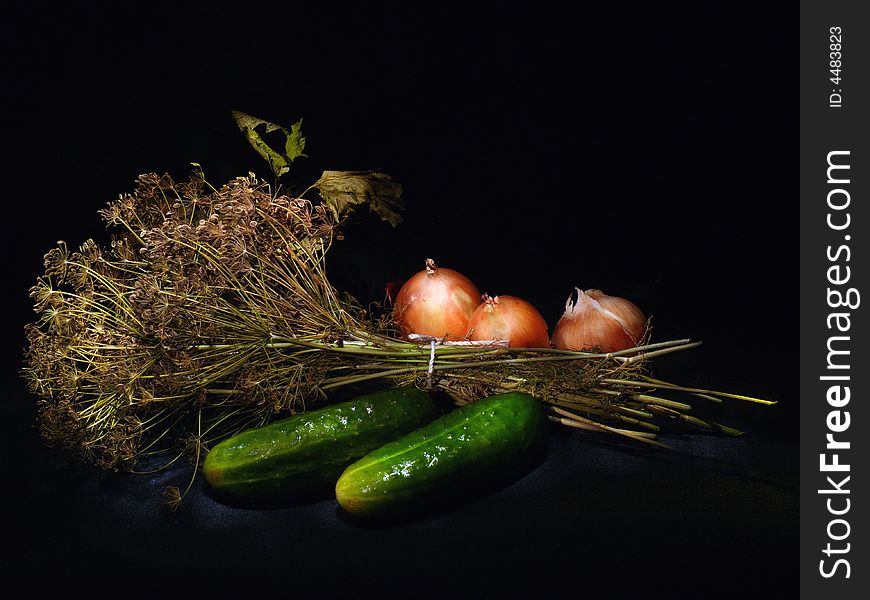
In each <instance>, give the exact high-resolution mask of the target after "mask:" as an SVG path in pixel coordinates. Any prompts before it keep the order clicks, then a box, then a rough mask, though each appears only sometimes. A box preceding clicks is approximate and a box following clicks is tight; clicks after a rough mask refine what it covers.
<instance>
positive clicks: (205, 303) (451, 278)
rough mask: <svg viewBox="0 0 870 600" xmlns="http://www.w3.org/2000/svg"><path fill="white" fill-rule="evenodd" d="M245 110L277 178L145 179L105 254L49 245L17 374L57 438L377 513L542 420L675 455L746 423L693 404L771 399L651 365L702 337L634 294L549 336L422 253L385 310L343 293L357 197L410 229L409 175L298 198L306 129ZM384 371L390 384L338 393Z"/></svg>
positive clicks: (333, 178) (597, 301)
mask: <svg viewBox="0 0 870 600" xmlns="http://www.w3.org/2000/svg"><path fill="white" fill-rule="evenodd" d="M233 116H234V118H235V120H236V123H237V125H238V126H239V128H240V129H241V130H242V132H243V133H244V135H245V136H246V138H247V140H248V141H249V143H250V144H251V145H252V146H253V147H254V149H255V150H256V151H257V152H258V153H259V154H260V155H261V156H263V158H264V159H266V160H267V161H268V163H269V164H270V166H271V169H272V171H273V174H274V176H275V178H276V183H275V185H270V184H268V183H266V182H265V181H263V180H261V179H258V178H257V177H256V176H255V175H253V174H249V175H248V176H245V177H238V178H236V179H234V180H232V181H229V182H227V183H226V184H224V185H222V186H220V187H214V186H212V185H211V184H210V183H209V182H208V181H207V180H206V178H205V175H204V173H203V171H202V169H201V168H200V167H199V165H196V164H194V169H193V172H192V174H191V176H190V177H189V179H188V180H187V181H183V182H178V181H175V180H174V179H172V178H171V177H170V176H168V175H156V174H146V175H141V176H139V178H138V180H137V185H136V188H135V190H134V191H133V192H132V193H129V194H124V195H122V196H120V197H119V198H117V199H116V200H114V201H112V202H110V203H109V204H108V205H107V207H106V208H104V209H103V210H101V211H100V215H101V216H102V218H103V220H104V221H105V222H106V224H107V226H108V227H109V229H110V233H111V241H110V242H109V243H108V244H106V247H102V246H100V245H98V244H97V243H96V242H94V241H93V240H87V241H85V242H84V243H83V244H81V245H80V247H79V248H78V249H77V250H71V249H70V248H69V247H68V246H67V244H66V243H65V242H59V243H58V245H57V247H55V248H54V249H52V250H50V251H49V252H48V253H47V254H46V255H45V273H44V275H43V276H41V277H39V278H38V280H37V282H36V284H35V285H34V286H33V287H32V288H31V290H30V295H31V298H32V300H33V304H34V310H35V312H36V314H37V318H36V320H35V321H34V322H33V323H31V324H29V325H28V326H27V328H26V333H27V350H26V356H25V359H26V364H25V367H24V369H23V376H24V377H25V379H26V381H27V383H28V388H29V390H30V392H31V393H32V394H33V395H34V396H35V397H36V398H37V402H38V415H39V425H40V428H41V433H42V436H43V438H44V440H45V442H46V443H47V444H49V445H51V446H56V447H59V448H62V449H64V450H65V451H67V452H69V453H71V454H73V455H74V456H76V457H78V458H80V459H82V460H84V461H87V462H91V463H94V464H96V465H98V466H99V467H102V468H104V469H113V470H120V471H130V472H143V466H144V467H145V469H146V470H149V469H163V468H167V467H169V466H170V465H173V464H176V463H177V462H178V461H180V460H182V459H189V460H190V461H191V462H192V464H193V469H192V471H193V474H194V475H195V474H196V473H197V472H199V470H200V469H201V471H202V473H203V476H204V478H205V480H206V482H207V483H208V484H209V486H210V488H211V489H213V490H214V491H215V493H216V497H221V496H223V497H227V498H250V497H261V496H271V495H281V494H293V493H296V492H300V491H302V490H305V489H309V488H310V487H311V486H324V485H327V486H331V487H334V490H335V496H336V500H337V501H338V503H339V504H340V505H341V506H342V507H343V508H344V509H345V510H346V511H348V512H349V513H351V514H354V515H357V516H361V517H366V516H369V515H372V516H376V515H383V514H389V513H390V511H391V510H394V509H396V510H398V509H401V508H402V507H403V506H408V505H411V504H413V503H414V502H416V501H417V500H418V499H421V498H424V497H426V496H428V495H432V494H436V493H438V492H439V491H443V490H444V489H446V488H449V487H451V486H457V485H459V486H461V485H462V484H461V482H463V481H467V480H468V479H469V478H473V477H479V476H481V475H482V474H485V473H489V472H495V471H498V470H499V468H500V467H501V466H504V465H508V464H510V463H511V462H512V461H514V460H516V458H517V457H518V456H520V455H522V454H523V453H524V452H526V451H528V450H529V449H530V448H532V447H535V446H536V445H538V444H539V443H541V442H542V440H543V437H544V425H545V424H546V423H548V421H549V422H555V423H559V424H561V425H565V426H567V427H570V428H574V429H579V430H586V431H592V432H599V433H605V434H610V435H613V436H617V438H619V439H622V440H625V441H628V442H629V443H637V444H640V445H643V446H648V447H655V448H668V445H667V444H666V443H665V442H664V441H662V440H660V439H659V432H660V425H661V424H662V423H670V424H679V425H682V426H684V427H688V428H690V429H696V430H699V431H705V432H713V433H716V434H721V435H724V436H730V435H739V434H740V432H739V431H737V430H735V429H732V428H730V427H727V426H724V425H720V424H718V423H715V422H711V421H707V420H704V419H700V418H698V417H695V416H693V415H691V414H689V413H690V411H691V405H690V404H688V403H687V402H686V400H687V399H688V398H698V399H702V400H703V401H714V402H721V401H722V399H726V398H727V399H736V400H741V401H748V402H754V403H758V404H772V403H773V402H771V401H768V400H762V399H758V398H753V397H751V396H745V395H740V394H733V393H727V392H721V391H716V390H708V389H697V388H693V387H686V386H681V385H679V384H676V383H672V382H666V381H662V380H660V379H656V378H654V377H653V376H652V374H651V364H652V361H653V359H655V358H656V357H658V356H662V355H666V354H669V353H673V352H679V351H685V350H690V349H692V348H695V347H696V346H697V345H698V342H695V341H692V340H689V339H679V340H670V341H661V342H652V341H651V340H650V339H649V331H650V330H649V327H648V320H647V319H646V317H645V316H644V314H643V313H642V312H641V310H640V309H639V308H638V307H637V306H635V305H634V304H633V303H632V302H631V301H629V300H627V299H623V298H618V297H615V296H608V295H606V294H605V293H604V292H602V291H600V290H596V289H589V290H586V291H582V290H580V289H579V288H577V289H576V294H572V296H571V297H569V299H568V301H567V304H566V308H565V313H564V315H563V316H562V317H561V319H560V320H559V321H558V323H557V324H556V325H555V327H554V328H553V333H552V336H550V334H549V328H548V325H547V323H546V321H545V320H544V318H543V317H542V316H541V313H540V312H539V311H538V310H537V309H536V308H535V307H534V306H533V305H532V304H530V303H529V302H528V301H526V300H525V299H523V298H521V297H519V296H515V295H507V294H505V295H489V294H488V293H481V290H479V289H478V288H477V287H476V286H475V284H474V283H473V282H471V281H470V280H469V279H468V278H467V277H465V276H464V275H462V274H461V273H459V272H458V271H455V270H452V269H450V268H445V267H443V266H441V265H438V264H437V263H436V261H435V260H433V259H432V258H428V259H426V260H425V264H424V265H423V266H424V268H423V269H422V270H421V271H419V272H418V273H416V274H413V275H411V276H410V277H409V278H408V279H407V281H406V282H405V283H404V284H403V285H402V286H401V289H399V290H398V292H397V293H396V292H395V290H393V293H394V301H393V302H392V306H390V307H389V310H384V314H383V315H380V316H378V317H376V316H375V315H374V314H373V312H372V311H369V310H366V309H364V308H363V306H362V305H361V304H360V303H359V302H357V301H356V300H355V299H354V298H352V297H350V296H348V295H347V294H342V293H340V292H339V291H338V290H337V289H335V288H334V287H333V285H332V284H331V283H330V280H329V278H328V276H327V272H326V259H327V256H328V253H329V250H330V247H331V246H332V244H333V243H334V242H336V241H337V240H341V239H342V237H343V233H342V232H341V227H342V225H343V224H344V223H345V220H346V218H347V217H348V216H349V215H350V214H351V213H352V212H353V211H355V210H358V209H360V208H363V207H368V208H369V209H370V211H371V212H373V213H374V214H375V215H377V216H378V217H380V218H381V219H383V220H384V221H387V222H389V223H390V224H391V225H393V226H397V225H398V224H399V223H400V222H401V221H402V217H401V216H400V214H399V213H400V211H401V210H402V208H403V205H402V199H401V192H402V188H401V186H400V185H399V184H398V183H397V182H395V181H393V179H392V178H391V177H390V176H388V175H386V174H383V173H377V172H365V171H325V172H324V173H323V174H322V175H321V177H320V178H319V179H318V180H317V181H315V182H314V183H313V184H311V185H310V187H308V188H307V189H306V190H305V191H303V192H302V193H301V194H299V195H298V197H291V196H289V195H287V194H285V193H284V192H283V191H282V187H281V186H280V185H278V184H277V180H278V179H279V178H280V177H282V176H283V175H285V174H286V173H287V172H288V171H289V169H290V167H291V165H292V163H293V161H294V160H296V159H298V158H299V157H301V156H304V154H303V151H304V148H305V138H304V137H302V133H301V121H300V122H297V123H296V124H294V125H293V126H292V127H291V128H290V129H289V130H288V129H285V128H283V127H281V126H279V125H275V124H273V123H269V122H266V121H262V120H260V119H256V118H254V117H251V116H249V115H245V114H243V113H239V112H235V113H233ZM261 132H262V134H261ZM265 134H272V135H282V136H283V141H284V143H283V145H282V146H281V147H280V149H277V150H276V149H275V148H274V147H273V145H270V144H267V142H266V140H265V138H264V136H265ZM315 192H316V194H317V195H318V196H319V198H316V199H309V198H308V197H307V196H313V195H314V194H315ZM566 285H570V287H573V286H574V283H573V282H566ZM391 298H392V296H391ZM371 383H377V384H379V385H381V386H382V387H383V388H384V389H383V390H380V391H376V392H373V393H370V394H364V395H362V396H359V397H357V398H355V399H353V400H350V401H348V402H336V401H335V400H334V393H335V392H337V391H338V390H342V389H352V388H353V386H357V385H361V384H371ZM434 394H441V395H443V396H445V397H447V398H449V399H450V400H451V408H450V410H446V411H442V410H439V409H438V408H437V407H436V406H435V404H433V402H432V399H431V396H432V395H434ZM675 396H682V397H681V398H680V399H675ZM192 483H193V477H191V484H192ZM189 490H190V486H188V488H187V490H185V491H181V490H178V489H177V488H173V489H172V490H170V493H169V495H170V502H171V504H172V505H173V506H174V507H175V506H177V505H178V503H179V502H180V501H181V499H182V498H183V496H184V494H185V493H187V491H189Z"/></svg>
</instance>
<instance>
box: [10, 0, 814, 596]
mask: <svg viewBox="0 0 870 600" xmlns="http://www.w3.org/2000/svg"><path fill="white" fill-rule="evenodd" d="M781 8H782V7H780V9H778V10H774V8H773V5H772V4H770V3H766V4H764V5H762V4H760V3H757V4H754V5H751V7H744V8H742V9H737V8H734V7H733V6H732V5H729V6H728V7H727V8H725V7H719V6H714V7H711V8H698V7H693V8H691V9H690V10H676V9H671V8H666V7H665V5H664V4H656V3H642V4H638V5H629V6H626V5H621V4H620V5H614V6H613V7H612V9H611V10H604V9H591V8H587V7H585V6H584V7H582V8H580V9H578V14H576V15H574V14H567V13H563V12H562V9H557V8H555V7H546V6H543V5H540V6H539V5H536V6H534V7H525V8H523V9H521V10H520V9H507V8H502V7H495V6H493V7H491V8H489V9H488V10H483V9H480V10H472V9H471V8H470V6H466V7H463V8H454V9H447V8H435V7H433V6H428V7H415V8H411V7H404V8H396V7H394V8H391V9H389V10H387V9H383V8H378V7H369V6H365V5H361V6H359V7H357V8H341V9H339V8H334V9H332V10H322V11H315V10H313V9H311V8H308V7H295V6H293V5H292V4H287V5H284V6H283V9H282V10H276V9H270V8H262V7H259V8H255V7H254V6H249V5H239V6H234V7H228V8H217V7H214V6H201V7H199V8H197V9H192V8H191V9H189V10H185V11H181V10H180V9H178V8H173V9H170V8H168V7H161V6H160V5H159V4H154V3H148V4H135V3H132V4H130V5H129V6H125V7H117V6H113V5H109V4H105V5H100V4H92V5H90V6H87V7H59V8H52V9H51V10H47V9H44V8H40V7H31V8H23V7H15V8H13V9H11V12H10V13H9V14H8V15H7V17H6V18H5V19H4V21H5V22H4V24H3V26H2V27H3V35H2V44H3V55H4V57H6V58H5V60H4V65H3V67H2V68H3V70H4V74H3V79H4V81H5V82H6V85H5V88H6V91H5V93H4V96H5V98H4V100H3V101H4V103H5V104H6V105H7V106H6V109H5V110H4V113H5V116H6V118H5V125H6V127H5V130H6V141H5V143H4V146H5V150H6V155H7V159H6V160H5V161H4V164H5V167H6V168H5V177H4V184H3V192H2V195H3V208H4V210H5V212H6V227H5V238H6V239H5V242H6V243H5V248H6V261H5V262H6V265H7V268H8V277H7V282H6V286H5V287H6V298H7V300H8V303H7V309H6V311H7V312H6V314H7V316H6V319H5V320H6V322H7V323H8V325H9V330H8V331H7V335H6V336H5V339H6V344H4V349H5V352H6V353H7V354H6V355H5V356H6V363H7V364H8V365H9V367H10V368H9V369H8V371H7V372H8V376H9V381H8V387H7V390H8V392H7V395H6V399H5V401H4V402H3V403H2V407H0V411H2V412H0V415H2V423H0V427H2V430H0V432H2V436H3V443H4V446H5V447H6V449H5V450H4V451H3V454H2V461H3V462H2V466H3V482H4V484H3V490H4V494H5V496H6V500H7V501H8V503H9V507H8V510H7V511H6V517H5V518H6V519H7V520H8V523H9V529H8V534H9V535H8V536H7V538H6V539H7V542H6V545H7V547H8V548H10V549H12V553H13V555H14V556H15V559H14V560H13V561H12V562H11V563H10V562H6V563H5V564H4V565H3V570H4V571H8V576H9V577H11V578H12V579H15V578H22V579H25V580H26V581H28V582H29V583H30V584H32V585H33V586H37V587H40V586H42V587H46V586H47V587H52V588H53V587H67V586H70V587H77V588H81V589H82V590H87V589H94V588H95V586H98V585H100V584H101V582H102V584H105V585H104V586H102V587H105V588H106V589H107V591H111V590H112V589H118V588H112V587H111V585H121V584H122V583H123V585H125V586H126V587H125V588H124V589H125V590H127V592H130V593H132V592H134V591H136V590H141V589H147V588H150V587H153V588H154V589H167V590H189V591H191V592H193V591H196V590H209V591H211V590H224V589H228V588H229V587H233V586H239V587H240V589H244V588H245V587H246V586H251V587H253V586H259V585H260V584H265V585H268V586H271V585H273V584H274V585H275V586H276V589H285V590H286V591H287V592H288V593H296V594H301V593H305V594H308V595H323V596H331V595H335V596H343V597H345V596H346V597H349V596H351V595H356V594H359V595H363V596H378V595H394V594H395V595H402V596H420V595H429V594H432V595H435V594H438V593H446V592H447V591H449V593H452V594H455V595H460V596H462V595H474V596H484V595H485V596H492V597H498V596H501V595H506V594H509V593H510V592H511V591H512V590H517V589H518V586H519V585H520V584H523V585H532V586H536V587H537V588H538V590H539V591H551V590H557V589H558V590H562V591H567V592H571V593H576V594H581V593H586V592H589V591H590V590H592V589H598V588H604V589H607V590H609V592H610V594H609V597H627V596H628V595H629V593H633V592H639V591H643V590H645V591H648V592H650V593H659V592H665V593H673V592H677V591H681V592H685V591H688V590H694V591H695V592H697V593H699V594H700V595H707V596H709V595H716V594H718V593H727V594H731V593H733V594H735V595H737V594H739V595H743V596H746V597H761V596H762V595H766V597H794V595H795V591H796V589H797V551H798V547H797V544H798V520H797V519H798V502H797V486H798V475H797V467H798V460H797V443H798V434H797V425H798V406H797V373H796V364H797V357H798V356H797V355H798V344H797V339H798V326H799V323H798V299H797V282H798V260H797V244H798V229H797V220H798V213H797V209H796V206H795V204H796V195H795V190H794V189H793V187H792V186H793V183H792V182H793V181H794V179H795V178H794V158H795V155H796V150H797V139H798V127H797V124H798V99H797V93H796V92H797V82H798V61H797V59H796V56H795V55H796V47H797V20H798V12H797V10H796V9H791V7H789V9H790V10H782V9H781ZM231 110H242V111H244V112H247V113H249V114H253V115H256V116H258V117H261V118H264V119H267V120H270V121H273V122H277V123H281V124H284V125H289V124H291V123H292V122H294V121H295V120H297V119H298V118H300V117H302V118H303V119H304V121H303V132H304V134H305V135H306V137H307V139H308V144H307V146H306V154H307V155H308V157H307V158H303V159H300V160H299V161H297V163H296V164H295V165H294V167H293V179H294V181H295V182H299V183H300V184H302V183H304V184H307V183H310V182H312V181H314V180H315V179H316V177H317V176H318V175H319V173H320V172H321V171H322V170H325V169H335V170H350V169H378V170H382V171H384V172H387V173H390V174H391V175H393V176H394V177H395V178H396V179H397V180H399V181H401V182H402V184H403V185H404V199H405V203H406V207H407V208H406V211H405V214H404V216H405V222H404V223H403V224H401V225H400V226H399V227H398V228H396V229H392V228H390V227H389V226H388V225H386V224H383V223H381V222H379V221H377V220H376V219H375V218H374V217H370V218H367V219H364V220H363V221H362V222H359V223H358V224H356V225H353V226H350V227H348V228H347V229H346V231H345V233H346V236H347V239H346V240H345V241H344V242H342V243H341V244H340V245H339V246H337V247H336V249H335V250H336V251H335V253H334V255H333V258H332V261H333V264H332V269H333V270H332V273H333V275H334V283H336V284H337V285H338V286H339V287H342V288H344V289H348V290H350V291H352V292H353V293H354V294H356V295H357V296H358V297H359V298H361V299H365V300H379V299H380V298H381V297H382V295H383V284H384V283H385V282H386V281H389V280H391V279H396V278H403V277H407V276H409V275H410V274H412V273H413V272H415V271H417V270H419V269H420V268H422V265H423V261H424V259H425V258H427V257H433V258H435V259H436V260H437V262H438V263H439V264H440V265H442V266H448V267H452V268H455V269H458V270H460V271H462V272H464V273H465V274H466V275H468V276H469V277H470V278H471V279H472V280H474V281H475V282H476V283H477V284H478V286H479V287H480V288H481V290H485V291H488V292H489V293H495V294H498V293H502V294H515V295H519V296H522V297H525V298H526V299H528V300H530V301H531V302H533V303H534V304H535V305H536V306H538V308H539V309H540V310H541V312H542V314H543V315H544V316H545V318H546V319H547V320H548V322H549V323H550V324H551V325H552V324H554V323H555V321H556V320H557V319H558V317H559V315H560V314H561V311H562V309H563V307H564V302H565V299H566V298H567V296H568V294H569V293H570V292H571V291H572V290H573V287H574V286H580V287H582V288H584V289H588V288H592V287H597V288H601V289H603V290H604V291H606V292H607V293H611V294H615V295H620V296H624V297H627V298H630V299H632V300H633V301H634V302H635V303H636V304H638V305H639V306H640V307H641V308H642V309H643V310H644V311H645V312H646V313H647V314H649V315H652V318H653V324H654V337H655V338H656V339H657V340H666V339H673V338H678V337H691V338H694V339H700V340H703V341H704V344H703V345H702V346H701V347H700V348H699V349H697V350H692V351H690V352H689V353H687V354H685V355H680V356H677V355H674V356H671V357H666V358H662V359H661V361H660V364H659V365H658V366H657V372H658V373H660V374H661V375H662V376H663V377H666V378H670V379H673V380H677V381H679V382H681V383H686V384H690V385H699V386H704V387H714V388H717V389H725V390H729V391H735V392H738V393H740V392H743V393H749V394H750V395H755V396H759V397H765V398H770V399H775V400H777V401H778V402H779V403H778V404H777V405H776V406H773V407H760V406H746V405H741V404H739V403H733V402H732V403H726V404H725V406H723V407H703V406H699V407H698V410H699V411H701V412H702V413H705V414H709V415H712V416H714V417H715V418H716V419H718V420H720V421H722V422H725V423H728V424H730V425H734V426H737V427H740V428H742V429H745V430H746V431H747V434H746V435H745V436H744V437H742V438H740V439H734V440H731V439H720V438H711V437H706V436H697V437H693V438H681V439H675V440H673V442H674V444H675V445H676V446H677V447H678V448H680V450H681V452H678V453H674V454H673V455H660V454H656V455H649V454H648V453H646V452H639V451H637V450H636V449H631V448H625V447H621V446H613V445H610V444H608V443H606V442H604V441H602V440H598V439H593V438H592V437H590V436H585V435H583V434H580V433H574V432H566V431H563V430H559V429H554V431H553V435H552V444H551V449H550V453H549V455H548V457H547V459H546V460H545V461H544V463H543V465H541V466H540V467H539V468H538V469H536V470H535V471H533V472H532V473H530V474H528V476H526V477H524V478H523V479H521V480H519V481H516V482H514V483H513V484H512V485H510V486H507V487H505V488H504V489H501V490H499V491H497V492H494V493H493V494H490V495H485V496H483V497H479V498H474V499H472V500H471V501H470V502H469V503H467V504H465V505H463V506H460V507H458V508H456V509H455V510H452V511H449V512H447V513H445V514H441V515H435V516H432V517H429V518H427V519H423V520H421V521H419V522H416V523H411V524H405V525H401V526H396V527H391V528H386V529H371V528H364V527H360V526H358V525H355V524H352V523H348V522H346V521H345V520H343V519H342V518H341V516H340V515H339V514H337V513H336V510H335V505H334V502H330V501H329V500H328V499H327V500H324V501H322V502H319V503H311V504H305V505H302V506H297V507H286V508H284V509H281V510H274V511H243V510H231V509H228V508H226V507H221V506H219V505H216V504H215V503H213V502H212V501H211V500H210V499H208V498H207V497H205V496H203V495H202V493H201V490H200V488H199V486H196V487H195V488H194V493H193V494H192V497H191V498H190V499H189V501H188V502H187V503H186V504H184V505H182V507H181V508H180V509H179V511H178V512H176V513H170V512H168V511H167V510H165V509H164V508H163V507H162V505H161V501H162V499H161V498H160V497H159V492H160V491H161V490H162V489H163V487H165V485H166V484H167V483H176V484H182V485H183V484H184V483H183V482H184V474H183V473H169V474H164V475H161V476H157V477H154V478H146V479H143V478H133V479H131V478H129V477H124V476H112V475H106V474H102V473H97V472H94V470H93V469H90V468H82V467H77V466H73V465H68V464H66V463H65V462H64V461H63V460H62V457H58V456H56V455H54V454H53V453H52V452H50V451H49V450H47V449H45V448H43V447H42V445H41V443H40V441H39V438H38V434H37V432H36V431H35V429H34V427H33V422H34V416H35V410H34V399H33V398H32V397H30V396H28V395H27V394H26V392H25V390H24V386H23V384H22V382H21V381H20V378H19V377H18V369H19V368H20V366H21V364H22V363H21V361H22V358H21V357H22V351H23V346H24V337H23V332H22V327H23V325H24V323H26V322H27V321H29V320H30V319H31V318H32V313H31V312H30V303H29V299H28V298H27V290H28V288H29V286H30V285H32V283H33V281H34V280H35V277H36V276H37V275H38V274H39V273H40V272H41V259H42V255H43V253H44V252H45V251H46V250H48V249H49V248H51V247H52V245H53V244H54V243H55V241H56V240H58V239H65V240H66V241H67V242H68V243H70V245H77V244H78V243H81V242H82V241H83V240H84V239H86V238H87V237H97V238H99V237H100V236H102V235H104V232H103V228H102V223H101V221H100V220H99V218H98V216H97V213H96V211H97V210H98V209H99V208H101V207H103V206H104V205H105V203H106V202H108V201H109V200H111V199H113V198H114V197H116V196H117V195H118V194H119V193H123V192H127V191H130V190H131V189H132V185H133V180H134V179H135V177H136V176H137V175H138V174H139V173H144V172H149V171H156V172H169V173H170V174H172V175H174V176H176V177H178V178H183V177H184V176H185V175H186V174H187V172H188V169H189V163H191V162H198V163H200V164H202V165H203V167H204V170H205V172H206V175H207V177H208V178H209V180H210V181H212V182H213V183H220V182H223V181H225V180H227V179H229V178H231V177H235V176H238V175H244V174H246V173H247V172H248V171H255V172H257V173H258V174H260V175H261V176H266V175H267V167H266V164H265V163H264V162H262V160H261V159H260V158H259V156H257V155H256V154H255V153H254V152H253V150H252V149H251V148H250V147H249V146H248V145H247V144H246V142H245V141H244V139H243V138H242V136H241V134H240V133H239V131H238V129H237V128H236V126H235V124H234V123H233V121H232V119H231V117H230V111H231ZM109 584H111V585H109Z"/></svg>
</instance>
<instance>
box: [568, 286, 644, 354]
mask: <svg viewBox="0 0 870 600" xmlns="http://www.w3.org/2000/svg"><path fill="white" fill-rule="evenodd" d="M646 323H647V319H646V317H645V316H644V314H643V313H642V312H641V310H640V309H639V308H638V307H637V306H635V305H634V304H633V303H632V302H630V301H628V300H626V299H625V298H620V297H618V296H608V295H606V294H605V293H604V292H602V291H601V290H587V291H586V292H583V290H581V289H580V288H577V300H576V301H574V302H573V303H572V302H571V297H570V296H569V297H568V301H567V302H566V303H565V313H564V314H563V315H562V317H561V318H560V319H559V322H558V323H556V327H555V328H554V329H553V345H554V346H555V347H556V348H560V349H562V350H590V349H593V348H598V349H600V350H601V351H602V352H616V351H618V350H625V349H627V348H634V347H635V346H638V345H640V344H641V343H643V339H644V336H645V333H646Z"/></svg>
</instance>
